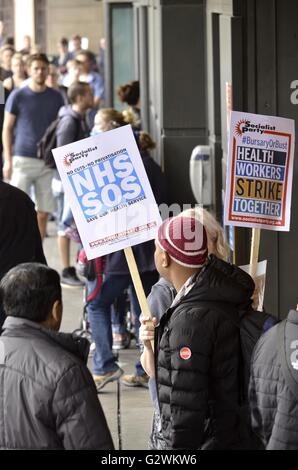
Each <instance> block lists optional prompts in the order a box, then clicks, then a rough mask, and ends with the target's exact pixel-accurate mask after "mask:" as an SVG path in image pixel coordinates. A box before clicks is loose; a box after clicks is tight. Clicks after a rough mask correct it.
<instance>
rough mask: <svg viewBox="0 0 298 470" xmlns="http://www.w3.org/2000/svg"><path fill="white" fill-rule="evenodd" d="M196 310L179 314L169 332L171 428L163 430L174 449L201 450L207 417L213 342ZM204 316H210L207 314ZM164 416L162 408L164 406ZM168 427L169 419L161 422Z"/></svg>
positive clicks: (169, 407) (168, 442) (208, 330)
mask: <svg viewBox="0 0 298 470" xmlns="http://www.w3.org/2000/svg"><path fill="white" fill-rule="evenodd" d="M196 314H197V311H192V310H190V311H188V312H186V313H185V314H182V315H178V316H177V317H176V319H175V320H173V321H172V323H171V328H170V329H169V330H168V333H167V334H168V335H169V351H167V354H171V371H172V373H169V375H168V377H169V378H170V381H171V391H170V393H169V398H170V403H169V405H168V408H167V409H170V410H171V429H170V430H169V429H163V434H165V437H166V440H167V444H168V446H169V448H171V449H199V448H200V446H201V444H202V440H203V433H204V427H205V419H206V417H207V415H208V382H209V369H210V363H211V354H212V347H213V344H214V339H212V338H211V337H210V334H211V332H210V329H209V328H207V327H206V325H205V322H206V321H207V320H206V319H205V320H204V319H202V321H199V320H198V318H197V315H196ZM205 317H208V315H206V316H205ZM161 414H163V408H162V407H161ZM162 422H163V423H164V424H165V425H166V423H167V422H168V420H162Z"/></svg>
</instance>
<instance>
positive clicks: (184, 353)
mask: <svg viewBox="0 0 298 470" xmlns="http://www.w3.org/2000/svg"><path fill="white" fill-rule="evenodd" d="M180 357H181V359H184V360H185V361H187V359H190V358H191V350H190V349H189V348H187V347H186V346H185V347H184V348H181V349H180Z"/></svg>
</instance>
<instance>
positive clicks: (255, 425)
mask: <svg viewBox="0 0 298 470" xmlns="http://www.w3.org/2000/svg"><path fill="white" fill-rule="evenodd" d="M257 349H258V346H257V347H256V349H255V351H257ZM255 351H254V352H253V354H252V357H251V368H250V379H249V388H248V401H249V407H250V418H251V427H252V429H253V431H254V433H255V434H256V435H257V436H258V437H259V438H260V439H261V440H262V442H263V444H264V445H265V446H266V444H267V441H268V439H266V437H265V433H264V432H263V430H264V426H263V420H262V414H261V413H260V409H259V405H258V398H257V392H256V381H255V375H254V354H255ZM266 427H267V429H268V428H269V426H268V423H267V425H266ZM271 429H272V428H271Z"/></svg>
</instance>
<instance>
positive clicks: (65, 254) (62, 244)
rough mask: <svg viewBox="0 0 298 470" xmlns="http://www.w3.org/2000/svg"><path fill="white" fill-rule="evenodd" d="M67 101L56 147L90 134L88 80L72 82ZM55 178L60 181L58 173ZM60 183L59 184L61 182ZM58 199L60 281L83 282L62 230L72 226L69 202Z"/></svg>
mask: <svg viewBox="0 0 298 470" xmlns="http://www.w3.org/2000/svg"><path fill="white" fill-rule="evenodd" d="M67 95H68V99H69V101H70V105H69V106H63V108H61V109H60V111H59V118H60V120H59V123H58V126H57V131H56V136H57V147H62V146H63V145H67V144H70V143H72V142H77V141H78V140H81V139H84V138H85V137H89V128H88V126H87V124H86V120H85V116H86V111H87V110H88V109H89V108H90V107H91V106H92V105H93V94H92V90H91V88H90V86H89V85H88V84H87V83H81V82H76V83H73V84H72V85H71V86H70V87H69V90H68V92H67ZM55 179H56V180H57V179H58V180H60V177H59V175H58V172H56V175H55ZM60 184H61V183H60ZM57 196H58V197H57V201H58V206H59V207H58V218H59V229H58V249H59V255H60V260H61V264H62V267H63V270H62V274H61V283H62V284H63V285H67V286H70V287H79V286H82V285H84V283H82V282H81V281H80V279H79V278H78V277H77V275H76V271H75V268H74V267H73V266H71V263H70V239H69V238H68V237H67V236H65V230H66V229H67V228H68V227H70V226H71V223H72V222H73V216H72V213H71V210H70V206H69V204H68V201H67V200H66V199H65V197H64V194H63V193H60V195H58V194H57Z"/></svg>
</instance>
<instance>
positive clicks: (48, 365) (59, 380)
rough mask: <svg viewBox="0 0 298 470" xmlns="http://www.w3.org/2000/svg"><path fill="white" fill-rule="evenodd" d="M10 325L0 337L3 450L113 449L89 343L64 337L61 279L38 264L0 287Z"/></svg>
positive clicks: (0, 443) (22, 267) (26, 267)
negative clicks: (90, 364) (91, 368)
mask: <svg viewBox="0 0 298 470" xmlns="http://www.w3.org/2000/svg"><path fill="white" fill-rule="evenodd" d="M0 296H1V297H2V299H3V304H4V308H5V311H6V314H7V319H6V320H5V323H4V332H3V334H2V336H1V337H0V389H1V399H0V448H1V449H40V450H41V449H43V450H45V449H47V450H50V449H57V450H58V449H75V450H82V449H93V450H100V449H113V442H112V439H111V435H110V432H109V429H108V426H107V423H106V419H105V416H104V414H103V411H102V408H101V405H100V403H99V401H98V398H97V393H96V389H95V385H94V382H93V379H92V376H91V374H90V372H89V370H88V368H87V367H86V365H85V364H86V361H87V357H88V350H89V344H88V341H87V340H86V339H84V338H80V339H78V338H77V339H76V338H74V337H73V336H72V335H71V334H65V333H64V334H63V333H58V330H59V327H60V323H61V318H62V301H61V287H60V278H59V275H58V273H57V272H56V271H54V270H53V269H51V268H48V267H47V266H43V265H41V264H38V263H25V264H20V265H18V266H16V267H15V268H13V269H11V270H10V271H9V272H8V273H7V274H6V275H5V276H4V278H3V279H2V281H1V283H0Z"/></svg>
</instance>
